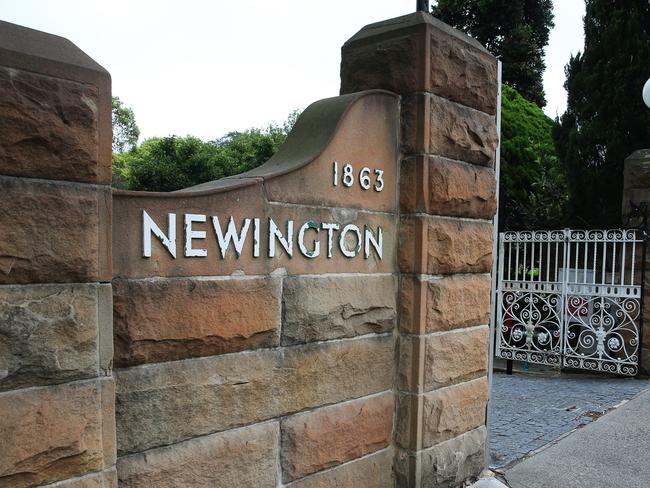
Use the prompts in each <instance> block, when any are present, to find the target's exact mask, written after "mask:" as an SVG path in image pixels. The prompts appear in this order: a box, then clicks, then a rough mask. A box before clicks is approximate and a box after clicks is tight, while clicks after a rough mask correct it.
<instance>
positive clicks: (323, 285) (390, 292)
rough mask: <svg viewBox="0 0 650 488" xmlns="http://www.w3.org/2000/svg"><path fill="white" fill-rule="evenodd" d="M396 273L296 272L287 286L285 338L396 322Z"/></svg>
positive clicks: (322, 336) (377, 329)
mask: <svg viewBox="0 0 650 488" xmlns="http://www.w3.org/2000/svg"><path fill="white" fill-rule="evenodd" d="M396 293H397V280H396V279H395V277H394V276H388V275H382V276H373V275H361V276H349V277H347V276H346V277H343V276H340V275H339V276H335V277H334V276H316V277H314V276H296V277H290V278H286V279H285V280H284V283H283V288H282V297H283V298H282V301H283V310H284V317H283V323H282V343H283V344H295V343H301V342H311V341H318V340H327V339H334V338H340V337H353V336H356V335H363V334H369V333H382V332H388V331H390V330H392V329H393V327H394V326H395V321H396V316H397V310H396V309H397V305H396Z"/></svg>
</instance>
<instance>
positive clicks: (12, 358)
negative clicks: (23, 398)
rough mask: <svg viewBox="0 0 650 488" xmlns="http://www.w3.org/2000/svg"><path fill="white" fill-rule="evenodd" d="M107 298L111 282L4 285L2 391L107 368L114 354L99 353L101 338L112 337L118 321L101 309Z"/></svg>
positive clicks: (0, 298)
mask: <svg viewBox="0 0 650 488" xmlns="http://www.w3.org/2000/svg"><path fill="white" fill-rule="evenodd" d="M105 291H107V292H108V293H104V292H105ZM104 299H108V300H110V285H94V284H87V285H86V284H84V285H27V286H23V285H19V286H3V287H0V391H1V390H8V389H12V388H18V387H26V386H34V385H43V384H48V383H62V382H65V381H71V380H78V379H84V378H92V377H95V376H97V375H98V374H100V372H101V371H102V370H106V369H107V368H108V367H109V362H110V361H111V360H112V354H109V355H110V357H108V358H101V357H100V356H101V355H99V354H98V347H99V344H100V339H104V338H105V335H108V336H109V337H107V338H106V339H108V340H109V341H111V342H112V338H111V337H110V331H111V330H112V324H111V322H110V320H107V319H108V317H102V315H101V314H100V313H99V312H100V309H101V308H102V307H103V306H104V305H105V304H103V303H100V302H101V301H102V300H104ZM109 306H110V304H109ZM101 328H107V329H108V330H107V334H100V329H101ZM100 350H101V349H100Z"/></svg>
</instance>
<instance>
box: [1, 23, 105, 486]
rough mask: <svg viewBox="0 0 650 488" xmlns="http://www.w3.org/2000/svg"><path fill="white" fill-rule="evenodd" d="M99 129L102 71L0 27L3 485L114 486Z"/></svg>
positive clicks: (68, 47)
mask: <svg viewBox="0 0 650 488" xmlns="http://www.w3.org/2000/svg"><path fill="white" fill-rule="evenodd" d="M110 123H111V86H110V76H109V75H108V73H107V72H106V71H104V70H103V69H102V68H101V66H99V65H98V64H96V63H95V62H94V61H92V60H91V59H90V58H88V57H87V56H86V55H85V54H84V53H83V52H81V51H80V50H79V49H78V48H77V47H75V46H74V45H73V44H72V43H70V42H69V41H67V40H65V39H62V38H60V37H56V36H52V35H49V34H45V33H42V32H38V31H34V30H31V29H26V28H23V27H19V26H16V25H13V24H8V23H5V22H0V229H1V231H0V486H2V487H12V488H20V487H27V486H36V485H39V486H40V485H48V486H49V485H50V484H51V483H55V485H56V486H57V487H75V488H82V487H104V488H108V487H111V486H117V476H116V470H115V466H114V465H115V418H114V401H115V397H114V381H113V377H112V374H111V369H112V360H113V344H112V311H111V300H112V297H111V295H112V293H111V284H110V279H111V250H110V246H111V244H110V226H111V193H110V186H109V185H110V180H111V167H110V165H111V126H110ZM52 486H54V485H52Z"/></svg>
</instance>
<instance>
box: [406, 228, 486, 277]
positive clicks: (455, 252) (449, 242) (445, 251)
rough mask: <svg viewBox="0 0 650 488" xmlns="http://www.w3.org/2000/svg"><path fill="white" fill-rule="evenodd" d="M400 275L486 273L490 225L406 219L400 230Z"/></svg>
mask: <svg viewBox="0 0 650 488" xmlns="http://www.w3.org/2000/svg"><path fill="white" fill-rule="evenodd" d="M398 252H399V256H398V261H399V267H400V270H401V271H402V272H404V273H425V274H453V273H489V272H490V271H491V268H492V224H490V223H487V222H480V221H477V222H473V221H469V220H461V219H451V218H440V217H406V218H403V219H402V225H401V228H400V246H399V250H398Z"/></svg>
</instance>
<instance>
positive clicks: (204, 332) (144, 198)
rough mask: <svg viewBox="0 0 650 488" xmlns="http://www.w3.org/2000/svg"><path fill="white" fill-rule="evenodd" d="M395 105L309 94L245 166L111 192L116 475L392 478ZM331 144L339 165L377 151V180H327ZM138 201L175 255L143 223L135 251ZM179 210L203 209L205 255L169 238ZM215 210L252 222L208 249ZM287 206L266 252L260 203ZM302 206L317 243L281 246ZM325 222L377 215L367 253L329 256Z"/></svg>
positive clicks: (291, 483) (185, 482) (243, 482)
mask: <svg viewBox="0 0 650 488" xmlns="http://www.w3.org/2000/svg"><path fill="white" fill-rule="evenodd" d="M337 107H340V108H342V109H343V110H340V109H339V108H337ZM345 107H347V108H345ZM397 109H398V97H397V96H396V95H394V94H389V93H387V92H370V93H367V94H355V95H352V96H350V97H336V98H334V99H331V100H325V101H322V102H318V103H317V104H316V106H315V107H314V106H312V107H310V108H308V109H307V110H306V111H305V112H304V113H303V115H302V116H301V117H300V119H299V120H298V122H297V124H296V127H295V128H294V131H293V132H292V136H290V139H289V140H288V141H287V143H286V144H285V146H283V149H282V150H281V151H280V152H279V153H278V154H277V155H276V158H275V160H271V161H270V162H269V163H267V165H265V166H263V167H262V168H261V169H260V170H259V172H257V173H255V174H254V175H250V174H249V175H243V176H241V177H239V178H238V179H230V180H222V181H221V182H219V183H218V184H219V185H223V186H221V187H219V186H216V184H208V185H201V186H200V187H198V188H195V189H191V188H190V189H188V190H187V191H184V192H180V193H172V194H162V193H161V194H147V193H144V192H121V191H120V192H115V196H114V212H115V225H114V236H113V241H114V243H115V252H114V280H113V290H114V297H113V300H114V319H115V323H114V327H115V365H116V369H115V375H116V382H117V397H116V421H117V444H118V460H117V472H118V477H119V485H120V486H121V487H129V488H131V487H153V486H155V487H157V488H164V487H170V488H171V487H180V486H187V487H214V486H223V487H228V488H238V487H240V488H248V487H253V486H254V487H256V488H265V487H268V488H276V487H278V486H286V487H291V488H307V487H322V488H325V487H332V486H341V487H353V486H358V487H376V488H382V487H385V488H392V487H393V486H394V481H393V473H392V464H393V463H392V460H393V449H392V437H393V426H394V423H395V418H394V414H395V401H394V395H393V391H392V390H393V385H394V379H395V361H394V356H395V337H394V331H395V329H396V325H397V315H398V307H397V288H398V277H397V275H396V248H395V242H396V239H397V230H396V224H397V222H396V206H397V185H396V182H397V178H396V176H397V149H398V129H399V115H398V111H397ZM330 116H331V117H330ZM328 120H330V121H329V122H328ZM303 130H305V131H307V132H308V133H302V131H303ZM360 132H361V133H360ZM328 133H331V138H329V137H325V138H324V139H323V140H324V141H325V142H324V144H325V145H324V147H321V146H319V144H315V145H313V144H311V143H310V147H311V148H316V150H314V151H312V150H309V151H306V152H307V153H309V154H310V156H309V157H307V158H306V160H308V161H309V162H308V164H306V165H304V164H303V163H302V162H301V161H303V160H302V158H298V159H296V158H295V156H294V155H295V154H299V153H300V152H301V151H303V152H304V151H305V147H304V144H305V141H309V140H310V137H312V136H313V135H315V134H317V135H318V136H319V137H320V136H322V135H324V134H325V135H326V134H328ZM312 142H313V141H312ZM342 158H346V159H345V160H344V159H342ZM335 160H338V161H341V163H340V164H341V166H342V165H343V161H346V162H347V161H349V162H350V164H352V165H354V166H355V167H356V168H357V172H356V173H355V174H358V170H359V169H360V168H361V167H362V166H364V165H370V164H372V165H373V168H375V167H380V168H382V171H383V178H384V182H385V183H384V188H383V189H382V191H381V192H379V191H374V190H371V189H370V190H367V191H366V190H362V189H360V187H359V186H358V184H355V185H351V186H350V187H345V186H343V185H341V184H340V183H339V184H338V185H337V186H333V185H332V183H331V181H332V176H331V171H332V162H333V161H335ZM294 163H295V164H294ZM280 167H282V168H283V169H282V170H278V168H280ZM289 168H291V171H290V172H287V173H285V171H288V169H289ZM310 185H314V187H313V188H310ZM143 212H147V215H150V216H151V217H152V219H153V220H154V221H155V222H156V223H158V224H159V225H161V226H163V230H164V232H166V233H169V227H168V226H167V222H168V216H169V214H170V213H174V212H175V215H176V227H175V228H176V239H177V244H176V247H177V251H176V257H173V256H172V255H171V254H170V253H169V252H168V251H167V250H166V249H165V248H164V247H163V245H162V244H161V243H160V242H159V241H154V242H153V243H152V252H151V257H150V258H143V256H142V218H143ZM188 212H192V214H200V215H206V216H207V218H206V219H205V221H203V219H201V222H197V223H195V224H193V231H200V232H205V234H204V236H205V237H204V238H200V239H195V240H194V241H193V242H192V245H194V246H195V247H197V248H199V247H200V248H203V249H205V251H206V253H205V254H207V255H206V256H194V257H190V256H188V254H187V253H186V252H185V251H184V250H183V245H182V244H183V237H182V236H186V235H187V227H186V224H184V223H183V217H182V214H183V213H185V214H187V213H188ZM231 215H232V216H233V221H232V222H234V223H235V224H233V225H236V226H237V229H241V228H242V227H241V226H242V222H245V221H246V219H251V218H257V219H258V224H259V226H260V227H261V228H262V230H261V231H260V232H259V234H258V236H257V237H256V239H255V240H251V239H250V238H249V239H247V240H246V242H245V244H244V245H243V247H242V249H241V252H240V253H239V254H237V253H234V252H233V249H232V247H231V248H229V249H228V250H227V251H226V253H225V255H221V254H220V253H219V250H218V246H217V240H216V237H215V231H214V230H213V229H212V228H211V224H210V219H211V216H216V217H218V218H219V220H220V222H221V223H223V225H225V223H226V222H228V219H229V217H230V216H231ZM289 218H290V219H292V222H294V233H293V238H294V251H293V256H292V257H291V256H288V254H287V252H286V251H282V252H280V253H279V254H278V255H276V256H274V257H269V252H270V251H269V248H268V239H267V236H268V235H269V228H268V222H269V219H273V220H274V221H275V222H277V223H279V226H280V228H281V229H282V231H283V233H285V234H286V232H285V231H286V229H287V227H286V222H287V219H289ZM303 222H308V223H309V222H311V224H310V225H311V227H310V230H309V234H308V236H309V237H308V239H307V242H308V247H309V249H315V247H314V246H315V244H314V243H315V241H314V239H317V240H318V242H319V245H320V250H319V253H318V256H311V257H310V255H309V253H306V252H305V251H299V250H298V249H297V246H298V242H300V237H299V235H297V234H296V232H295V231H297V228H298V227H299V226H300V225H301V224H302V223H303ZM326 222H334V223H337V225H339V226H340V227H341V228H343V226H344V225H352V224H356V225H357V226H358V227H359V228H360V229H364V224H366V225H368V226H369V227H371V228H372V229H375V230H376V229H377V228H378V227H379V226H381V228H382V229H383V258H382V259H378V257H377V255H376V253H373V254H370V255H368V256H366V255H365V254H364V252H363V251H357V252H356V257H345V256H343V255H342V254H341V251H340V249H339V247H340V245H341V244H340V241H339V237H338V234H336V235H335V236H334V238H333V244H332V246H329V244H328V237H327V234H326V233H325V231H324V228H322V227H321V224H322V223H326ZM251 225H256V224H251ZM323 225H324V224H323ZM248 235H249V237H250V231H249V234H248ZM296 241H298V242H296ZM353 244H354V243H353ZM359 244H360V245H361V244H362V243H359ZM256 246H257V249H258V251H257V255H256V252H255V249H256ZM352 247H354V246H351V248H352ZM330 253H331V255H330ZM353 254H354V253H353Z"/></svg>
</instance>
